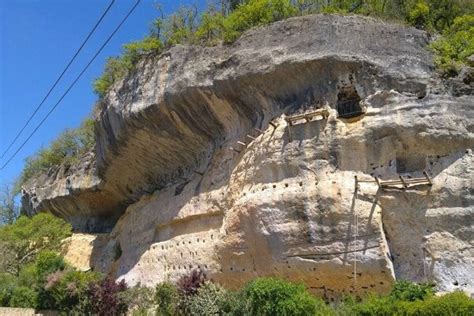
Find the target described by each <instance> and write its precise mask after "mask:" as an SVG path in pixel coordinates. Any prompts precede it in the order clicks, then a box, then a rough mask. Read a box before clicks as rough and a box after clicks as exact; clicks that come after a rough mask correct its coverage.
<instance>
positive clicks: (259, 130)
mask: <svg viewBox="0 0 474 316" xmlns="http://www.w3.org/2000/svg"><path fill="white" fill-rule="evenodd" d="M255 130H256V131H257V132H259V133H260V134H264V133H265V131H262V130H261V129H259V128H256V127H255Z"/></svg>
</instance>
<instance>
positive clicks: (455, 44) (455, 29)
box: [430, 15, 474, 76]
mask: <svg viewBox="0 0 474 316" xmlns="http://www.w3.org/2000/svg"><path fill="white" fill-rule="evenodd" d="M472 34H474V15H464V16H461V17H457V18H456V19H455V20H454V24H453V26H452V27H451V28H449V29H448V30H446V31H445V33H444V34H443V36H442V37H441V38H439V39H438V40H437V41H435V42H433V43H432V44H431V45H430V47H431V49H432V50H433V51H434V53H435V55H436V56H435V64H436V66H437V67H438V69H439V70H440V72H441V73H442V74H443V75H445V76H454V75H456V74H457V73H458V72H459V70H460V68H461V66H462V65H463V64H465V63H467V58H468V57H469V56H471V55H474V36H473V35H472Z"/></svg>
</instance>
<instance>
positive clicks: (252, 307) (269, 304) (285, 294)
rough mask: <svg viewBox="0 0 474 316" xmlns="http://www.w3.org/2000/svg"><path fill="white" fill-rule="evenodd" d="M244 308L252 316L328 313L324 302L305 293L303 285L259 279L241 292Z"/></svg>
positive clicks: (271, 279)
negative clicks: (244, 302) (243, 298)
mask: <svg viewBox="0 0 474 316" xmlns="http://www.w3.org/2000/svg"><path fill="white" fill-rule="evenodd" d="M243 295H244V297H245V300H246V305H247V306H246V308H247V309H248V311H249V312H250V314H252V315H315V314H316V313H320V314H322V313H325V312H328V308H327V307H326V305H325V304H324V302H322V301H320V300H317V299H316V298H315V297H313V296H311V294H309V293H308V291H306V288H305V287H304V285H303V284H295V283H290V282H287V281H284V280H279V279H273V278H259V279H256V280H254V281H252V282H250V283H249V284H248V285H247V286H246V288H245V289H244V290H243Z"/></svg>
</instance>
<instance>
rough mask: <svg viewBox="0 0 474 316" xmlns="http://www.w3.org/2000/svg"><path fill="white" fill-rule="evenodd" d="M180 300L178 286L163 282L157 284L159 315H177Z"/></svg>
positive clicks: (156, 296)
mask: <svg viewBox="0 0 474 316" xmlns="http://www.w3.org/2000/svg"><path fill="white" fill-rule="evenodd" d="M178 301H179V293H178V288H177V287H176V286H175V285H174V284H172V283H169V282H163V283H160V284H158V285H157V286H156V291H155V302H156V304H157V305H158V307H157V314H158V315H163V316H168V315H175V313H176V311H177V310H178V305H179V302H178Z"/></svg>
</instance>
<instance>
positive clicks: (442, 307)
mask: <svg viewBox="0 0 474 316" xmlns="http://www.w3.org/2000/svg"><path fill="white" fill-rule="evenodd" d="M398 308H399V310H400V311H403V312H402V313H400V314H405V315H439V316H444V315H446V316H450V315H459V316H462V315H466V316H468V315H474V300H472V299H470V298H469V297H467V296H466V294H464V293H462V292H453V293H449V294H446V295H443V296H439V297H434V296H432V297H430V298H428V299H426V300H424V301H416V302H410V303H401V304H399V305H398Z"/></svg>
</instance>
